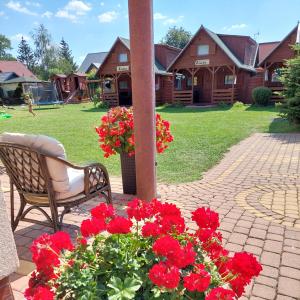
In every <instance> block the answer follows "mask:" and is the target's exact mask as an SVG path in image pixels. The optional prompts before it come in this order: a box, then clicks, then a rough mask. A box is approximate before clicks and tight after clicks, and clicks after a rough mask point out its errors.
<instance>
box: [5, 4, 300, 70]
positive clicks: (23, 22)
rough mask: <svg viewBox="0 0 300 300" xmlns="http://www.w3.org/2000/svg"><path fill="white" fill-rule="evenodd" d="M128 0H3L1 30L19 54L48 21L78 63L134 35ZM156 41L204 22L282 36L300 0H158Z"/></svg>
mask: <svg viewBox="0 0 300 300" xmlns="http://www.w3.org/2000/svg"><path fill="white" fill-rule="evenodd" d="M127 5H128V4H127V0H83V1H81V0H48V1H45V0H29V1H26V0H0V34H4V35H6V36H7V37H9V38H10V39H11V41H12V46H13V48H14V49H13V50H12V51H11V53H12V54H14V55H17V49H18V44H19V42H20V39H21V37H22V36H23V37H24V38H25V39H27V40H28V42H29V43H30V44H32V38H31V33H32V31H33V29H34V28H36V27H37V26H38V25H39V24H41V23H42V24H44V25H45V26H46V28H47V29H48V30H49V32H50V33H51V35H52V38H53V43H55V44H58V43H59V42H60V40H61V38H62V37H63V38H64V39H65V40H66V41H67V42H68V43H69V45H70V49H71V50H72V53H73V56H74V58H75V60H76V62H77V63H79V64H80V63H81V62H82V60H83V59H84V57H85V56H86V54H87V53H90V52H100V51H108V50H109V49H110V48H111V46H112V44H113V42H114V41H115V39H116V38H117V36H121V37H125V38H128V37H129V28H128V27H129V26H128V9H127ZM153 17H154V41H155V42H159V41H160V40H161V39H162V37H163V36H165V34H166V32H167V31H168V29H169V28H170V27H172V26H182V27H183V28H184V29H186V30H188V31H190V32H191V33H192V34H194V33H195V32H196V31H197V30H198V28H199V27H200V26H201V24H203V25H204V26H205V27H207V28H208V29H210V30H212V31H214V32H216V33H224V34H238V35H249V36H251V37H254V38H255V39H256V40H257V41H258V42H268V41H277V40H281V39H282V38H283V37H284V36H286V35H287V34H288V33H289V32H290V31H291V30H292V29H293V27H295V26H296V24H297V22H298V21H299V20H300V0H251V1H249V0H185V1H182V0H153Z"/></svg>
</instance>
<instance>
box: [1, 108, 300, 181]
mask: <svg viewBox="0 0 300 300" xmlns="http://www.w3.org/2000/svg"><path fill="white" fill-rule="evenodd" d="M157 111H158V112H159V113H161V114H162V116H163V117H164V118H165V119H167V120H169V121H170V122H171V129H172V133H173V135H174V142H173V143H172V144H171V146H170V148H169V149H168V150H167V151H166V152H165V153H164V154H162V155H159V156H158V157H157V161H158V179H159V180H160V181H163V182H188V181H192V180H196V179H199V178H201V174H202V173H203V172H204V171H206V170H208V169H209V168H211V167H212V166H213V165H215V164H216V163H217V162H218V161H219V160H220V159H221V158H222V156H223V155H224V153H225V152H226V151H227V150H228V148H229V147H230V146H232V145H234V144H236V143H238V142H239V141H240V140H242V139H244V138H245V137H247V136H249V135H250V134H251V133H253V132H292V131H300V128H299V127H295V126H289V124H288V123H287V122H286V121H283V120H281V119H277V118H278V114H277V112H276V110H275V108H273V107H268V108H255V107H254V108H253V107H248V106H246V107H242V108H232V107H228V108H210V109H199V108H196V109H192V108H163V107H161V108H158V109H157ZM7 112H8V113H11V114H13V118H11V119H6V120H0V132H3V131H9V132H24V133H39V134H46V135H49V136H53V137H55V138H57V139H58V140H60V141H61V142H62V143H63V144H64V145H65V148H66V150H67V154H68V158H69V159H70V160H71V161H73V162H77V163H80V164H82V163H87V162H91V161H100V162H102V163H104V164H105V165H106V166H107V168H108V171H109V173H110V174H113V175H119V174H120V164H119V157H118V156H115V157H110V158H108V159H105V158H103V154H102V152H101V151H100V149H99V147H98V143H97V139H98V137H97V135H96V133H95V131H94V127H95V126H97V125H98V124H99V122H100V117H101V116H102V115H103V114H104V113H105V111H104V110H97V109H94V108H93V106H92V105H91V104H85V105H83V104H80V105H67V106H64V107H61V108H56V109H54V108H52V107H43V108H41V109H37V110H36V113H37V117H35V118H34V117H32V116H31V115H30V114H29V113H28V111H27V110H26V108H16V109H15V110H8V111H7ZM274 119H275V120H274Z"/></svg>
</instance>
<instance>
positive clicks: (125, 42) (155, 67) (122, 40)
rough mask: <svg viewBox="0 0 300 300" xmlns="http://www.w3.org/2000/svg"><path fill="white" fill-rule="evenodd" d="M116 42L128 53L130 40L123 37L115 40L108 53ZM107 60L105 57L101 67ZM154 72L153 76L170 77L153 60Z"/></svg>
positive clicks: (157, 62)
mask: <svg viewBox="0 0 300 300" xmlns="http://www.w3.org/2000/svg"><path fill="white" fill-rule="evenodd" d="M118 41H120V42H121V43H122V44H123V45H124V46H125V47H126V48H127V49H128V50H129V51H130V40H129V39H126V38H123V37H117V39H116V40H115V42H114V43H113V45H112V47H111V48H110V50H109V52H108V53H110V52H111V51H112V49H113V48H114V47H115V45H116V44H117V42H118ZM163 46H164V45H163ZM174 48H176V47H174ZM107 59H108V55H107V56H106V57H105V59H104V60H103V62H102V64H101V65H103V64H104V63H105V61H106V60H107ZM100 67H101V66H100ZM100 67H99V68H100ZM154 72H155V74H159V75H170V73H169V72H167V71H166V69H165V68H164V67H163V66H162V65H161V64H160V63H159V61H158V60H157V59H155V60H154Z"/></svg>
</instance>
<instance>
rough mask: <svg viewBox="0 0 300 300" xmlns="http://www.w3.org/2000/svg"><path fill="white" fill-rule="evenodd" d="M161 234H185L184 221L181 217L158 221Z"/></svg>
mask: <svg viewBox="0 0 300 300" xmlns="http://www.w3.org/2000/svg"><path fill="white" fill-rule="evenodd" d="M158 223H159V224H160V226H161V229H160V231H161V233H176V234H180V233H183V232H184V230H185V224H184V219H183V218H182V217H179V216H175V215H174V216H165V217H163V218H162V219H160V220H159V221H158Z"/></svg>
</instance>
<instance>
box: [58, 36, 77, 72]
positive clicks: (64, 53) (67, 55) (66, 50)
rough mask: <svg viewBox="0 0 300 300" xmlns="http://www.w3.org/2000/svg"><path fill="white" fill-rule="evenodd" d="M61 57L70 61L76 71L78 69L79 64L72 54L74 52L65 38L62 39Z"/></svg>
mask: <svg viewBox="0 0 300 300" xmlns="http://www.w3.org/2000/svg"><path fill="white" fill-rule="evenodd" d="M59 53H60V58H61V59H63V60H65V61H67V62H69V64H70V65H71V68H72V70H71V71H75V70H76V69H77V65H76V63H75V62H74V57H73V56H72V52H71V50H70V47H69V44H68V43H67V42H66V41H65V40H64V38H62V39H61V41H60V51H59Z"/></svg>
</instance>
